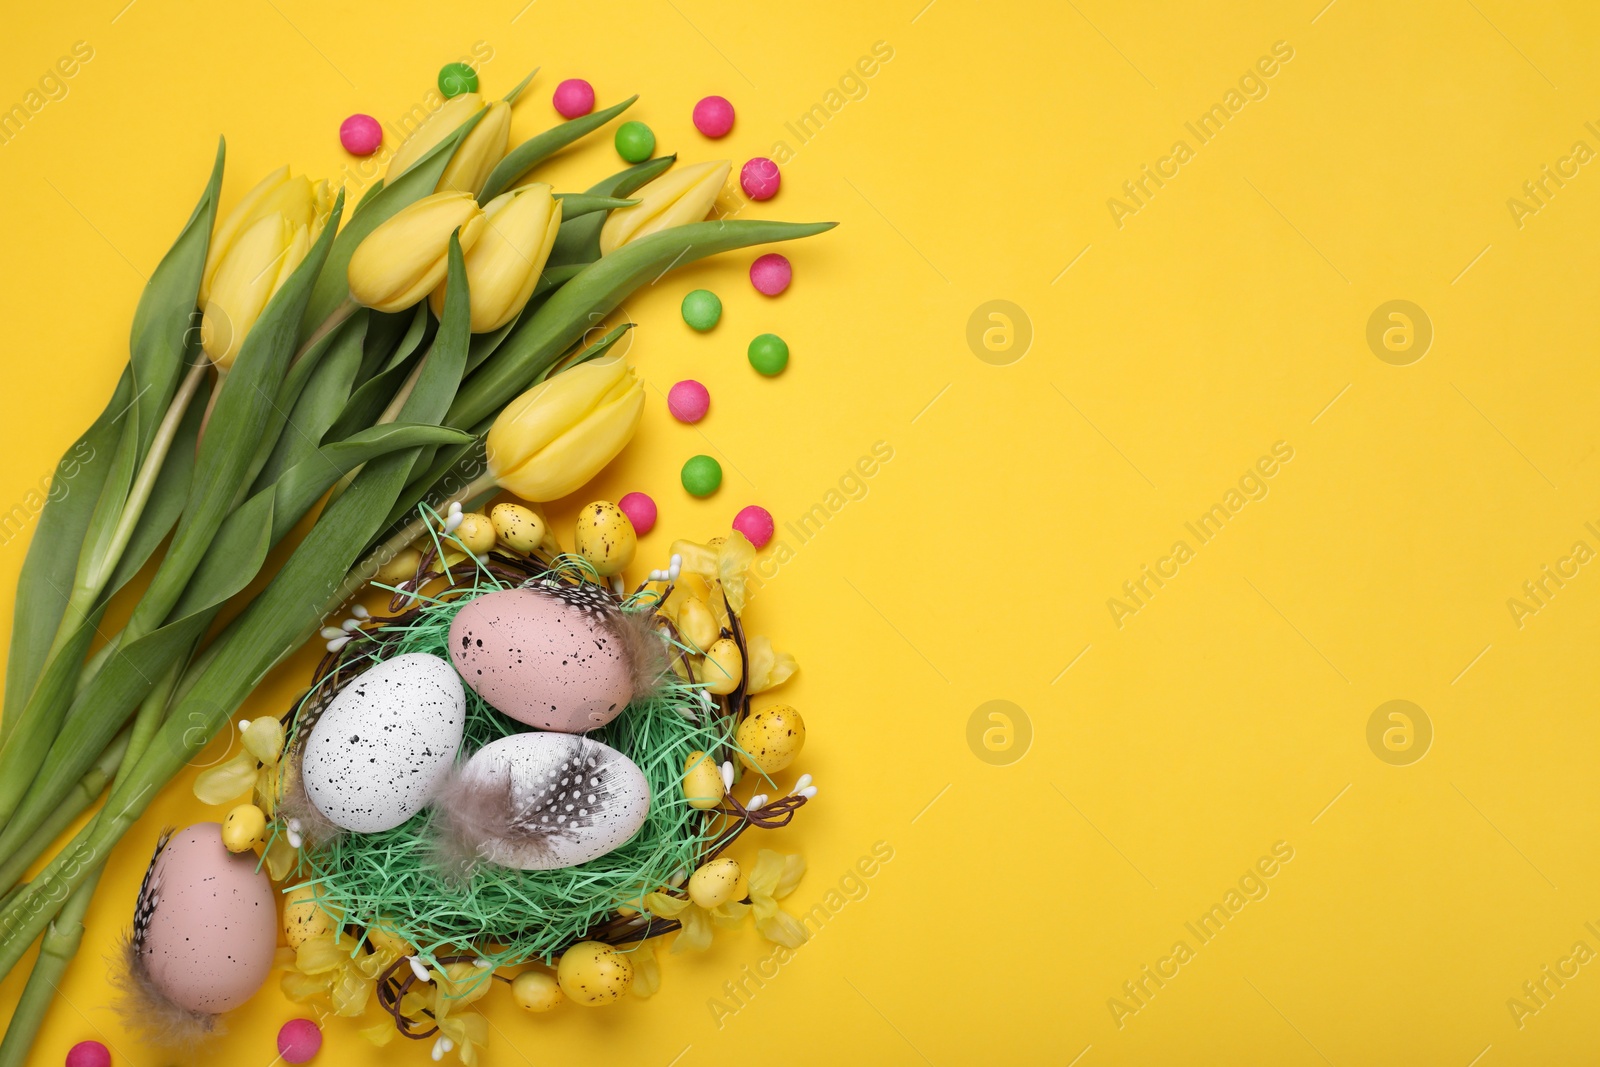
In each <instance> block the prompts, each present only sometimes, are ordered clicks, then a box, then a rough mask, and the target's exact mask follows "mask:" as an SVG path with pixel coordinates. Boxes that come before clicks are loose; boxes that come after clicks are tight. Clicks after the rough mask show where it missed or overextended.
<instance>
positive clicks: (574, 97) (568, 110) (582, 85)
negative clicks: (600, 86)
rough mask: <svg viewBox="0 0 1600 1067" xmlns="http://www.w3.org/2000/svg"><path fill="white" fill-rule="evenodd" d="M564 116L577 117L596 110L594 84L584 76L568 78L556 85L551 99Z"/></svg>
mask: <svg viewBox="0 0 1600 1067" xmlns="http://www.w3.org/2000/svg"><path fill="white" fill-rule="evenodd" d="M551 102H552V103H554V104H555V105H556V110H557V111H559V112H561V115H562V117H563V118H569V119H575V118H577V117H578V116H580V115H587V114H588V113H589V112H591V111H593V110H594V86H592V85H590V84H589V83H588V82H586V81H584V80H583V79H582V78H568V79H567V80H566V81H564V82H562V83H561V84H560V85H558V86H556V95H555V96H554V97H553V98H552V100H551Z"/></svg>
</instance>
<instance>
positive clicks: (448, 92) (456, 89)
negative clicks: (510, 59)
mask: <svg viewBox="0 0 1600 1067" xmlns="http://www.w3.org/2000/svg"><path fill="white" fill-rule="evenodd" d="M439 91H440V92H441V93H443V94H444V95H445V96H460V95H461V94H462V93H475V92H477V91H478V72H477V71H475V70H473V69H472V68H471V67H469V66H467V65H466V64H465V63H446V64H445V65H444V66H442V67H440V68H439ZM319 1040H320V1038H319Z"/></svg>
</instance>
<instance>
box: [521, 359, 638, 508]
mask: <svg viewBox="0 0 1600 1067" xmlns="http://www.w3.org/2000/svg"><path fill="white" fill-rule="evenodd" d="M576 369H581V368H576ZM568 373H572V372H570V371H569V372H568ZM643 414H644V387H643V386H641V385H639V384H638V383H637V382H635V384H634V387H633V389H631V390H630V391H629V392H627V393H626V394H624V395H623V396H621V397H619V398H618V399H616V400H613V401H611V402H610V403H608V404H606V405H605V406H603V407H602V408H600V409H599V410H597V411H596V412H594V414H592V415H591V416H590V417H589V418H587V419H585V420H584V421H583V422H582V423H581V424H579V425H577V426H574V427H573V428H572V429H571V430H568V431H567V432H566V433H564V434H562V435H561V436H560V437H558V438H556V439H555V440H554V441H552V442H551V443H550V444H549V445H548V446H547V447H546V448H544V449H542V450H541V451H540V452H538V453H537V454H535V455H534V456H533V457H532V458H531V459H530V460H529V461H528V462H526V463H524V464H523V465H522V466H520V467H518V468H517V469H516V470H514V471H509V472H507V473H506V474H505V475H502V476H500V477H499V478H498V479H497V480H498V481H499V482H500V484H501V485H502V486H504V487H505V488H507V489H509V490H511V491H512V492H513V493H515V494H517V495H518V496H520V497H522V498H523V499H524V500H538V501H545V500H556V499H559V498H560V497H564V496H566V495H567V494H568V493H571V492H573V491H575V490H577V489H578V488H579V487H581V486H582V485H583V484H584V483H586V482H588V481H589V479H591V478H593V477H594V476H595V475H596V474H599V473H600V470H601V468H603V467H604V466H605V465H606V464H607V463H610V462H611V461H612V460H613V459H615V458H616V457H617V454H618V453H619V452H621V451H622V450H623V448H624V447H626V446H627V444H628V442H629V441H630V440H632V439H633V432H634V431H635V430H636V429H638V427H639V419H640V417H641V416H642V415H643Z"/></svg>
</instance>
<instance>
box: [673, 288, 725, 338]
mask: <svg viewBox="0 0 1600 1067" xmlns="http://www.w3.org/2000/svg"><path fill="white" fill-rule="evenodd" d="M720 318H722V301H721V300H719V299H717V294H716V293H713V292H712V291H711V290H710V289H696V290H695V291H694V292H692V293H690V294H689V295H688V296H686V297H684V298H683V321H684V322H687V323H688V324H689V325H690V326H693V327H694V328H695V329H697V330H699V331H700V332H701V333H705V332H706V331H707V330H709V329H711V327H713V326H715V325H716V324H717V320H718V319H720Z"/></svg>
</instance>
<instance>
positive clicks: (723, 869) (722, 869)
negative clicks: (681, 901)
mask: <svg viewBox="0 0 1600 1067" xmlns="http://www.w3.org/2000/svg"><path fill="white" fill-rule="evenodd" d="M739 874H740V871H739V861H738V860H735V859H731V858H729V857H727V856H723V857H721V858H720V859H714V860H712V861H711V862H710V863H707V864H706V865H705V866H703V867H701V868H700V869H699V870H697V871H695V872H694V873H693V874H691V875H690V876H689V899H690V900H692V901H694V902H695V903H696V904H698V905H700V906H701V907H702V908H706V909H710V908H715V907H717V906H718V905H719V904H726V903H727V902H728V901H730V900H732V899H733V895H734V893H735V891H737V889H738V888H739Z"/></svg>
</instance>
